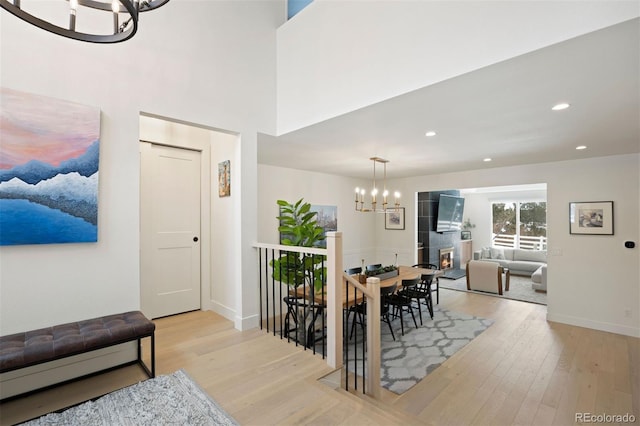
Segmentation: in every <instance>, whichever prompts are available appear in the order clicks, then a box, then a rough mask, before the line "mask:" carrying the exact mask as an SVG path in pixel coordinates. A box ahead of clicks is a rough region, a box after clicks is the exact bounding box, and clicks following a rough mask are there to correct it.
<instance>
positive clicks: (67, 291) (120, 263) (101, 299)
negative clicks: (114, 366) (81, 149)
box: [0, 0, 285, 334]
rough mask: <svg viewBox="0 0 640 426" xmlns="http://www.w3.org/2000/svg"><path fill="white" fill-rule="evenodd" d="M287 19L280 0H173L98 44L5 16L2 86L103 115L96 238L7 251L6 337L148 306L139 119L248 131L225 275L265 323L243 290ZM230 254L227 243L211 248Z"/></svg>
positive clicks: (238, 303) (251, 318)
mask: <svg viewBox="0 0 640 426" xmlns="http://www.w3.org/2000/svg"><path fill="white" fill-rule="evenodd" d="M284 19H285V8H284V2H282V1H279V0H278V1H242V2H237V1H232V0H230V1H224V0H221V1H215V2H203V1H189V0H180V1H172V2H170V3H168V4H167V5H166V6H164V7H162V8H160V9H158V10H156V11H153V12H149V13H145V14H143V15H141V19H140V28H139V32H138V34H137V35H136V36H135V37H134V38H133V39H131V40H129V41H127V42H125V43H121V44H115V45H96V44H91V43H82V42H78V41H75V40H69V39H65V38H62V37H59V36H55V35H52V34H51V33H48V32H46V31H43V30H41V29H38V28H35V27H33V26H32V25H29V24H27V23H25V22H23V21H21V20H20V19H17V18H16V17H14V16H13V15H11V14H9V13H0V52H1V53H0V55H1V56H0V59H1V61H0V64H1V65H0V67H1V68H0V71H1V76H2V85H3V86H4V87H9V88H12V89H17V90H22V91H26V92H31V93H36V94H41V95H46V96H51V97H56V98H60V99H65V100H69V101H73V102H78V103H82V104H86V105H94V106H97V107H99V108H100V109H101V111H102V127H101V142H100V187H99V213H98V214H99V215H98V242H97V243H95V244H65V245H42V246H35V245H34V246H5V247H0V334H8V333H12V332H17V331H23V330H28V329H33V328H37V327H43V326H49V325H52V324H56V323H62V322H67V321H74V320H80V319H85V318H90V317H94V316H98V315H104V314H111V313H115V312H121V311H126V310H131V309H138V308H139V306H140V296H139V294H140V288H139V254H138V250H139V173H140V166H139V155H138V137H139V124H138V117H139V113H140V112H141V111H142V112H146V113H149V114H157V115H160V116H163V117H170V118H172V119H177V120H183V121H185V122H189V123H197V124H199V125H202V126H206V127H209V128H218V129H225V130H229V131H232V132H236V133H237V134H240V135H241V141H240V147H239V149H238V152H237V155H236V157H234V159H233V160H235V164H233V167H234V170H235V172H234V173H237V174H236V175H234V181H235V182H234V187H233V189H232V191H233V190H234V189H236V191H234V192H233V193H232V197H231V202H232V203H233V207H231V208H232V209H233V211H234V215H235V217H237V222H238V224H237V225H234V227H233V231H232V232H233V233H234V238H233V241H234V242H235V243H237V248H236V249H235V252H234V254H235V256H234V257H233V259H232V261H231V264H230V265H229V266H228V267H229V268H230V269H231V270H233V275H232V278H233V280H234V282H233V283H232V285H233V287H234V288H235V291H236V294H235V296H234V297H235V298H234V300H235V302H234V303H235V306H234V307H233V308H234V309H235V316H236V318H235V320H236V325H237V326H239V327H246V326H249V325H251V324H255V323H257V321H256V306H257V303H256V298H257V296H256V295H255V292H252V291H250V290H249V289H248V288H245V287H249V286H250V284H251V283H252V282H255V277H256V276H257V273H256V271H255V263H254V262H253V256H254V252H253V250H252V249H251V242H252V241H255V239H256V235H257V220H256V210H257V208H256V207H257V205H256V201H257V170H256V167H255V164H256V163H257V145H256V144H257V142H256V140H257V133H258V132H265V133H274V131H275V120H276V118H275V117H276V115H275V94H276V87H275V83H276V77H275V72H276V67H275V57H276V45H275V41H276V40H275V30H276V28H277V27H278V26H279V25H280V24H281V23H282V22H283V21H284ZM240 182H241V183H242V184H241V189H242V190H240ZM235 184H237V185H235ZM240 206H242V208H240ZM240 223H242V226H240ZM216 245H217V246H216ZM226 248H227V244H226V241H223V240H220V241H216V242H215V243H214V246H213V247H212V251H213V252H218V251H221V250H225V249H226ZM251 290H254V289H253V287H251ZM245 293H246V297H245V299H244V300H243V299H241V297H239V296H243V295H245Z"/></svg>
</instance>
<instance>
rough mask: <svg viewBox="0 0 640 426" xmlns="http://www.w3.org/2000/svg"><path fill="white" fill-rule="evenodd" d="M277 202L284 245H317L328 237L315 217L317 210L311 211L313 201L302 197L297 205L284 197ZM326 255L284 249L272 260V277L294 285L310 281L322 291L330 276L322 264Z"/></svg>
mask: <svg viewBox="0 0 640 426" xmlns="http://www.w3.org/2000/svg"><path fill="white" fill-rule="evenodd" d="M277 203H278V206H280V215H279V216H277V219H278V221H279V222H280V226H278V231H280V233H281V235H282V238H281V243H282V245H285V246H298V247H314V246H316V245H317V243H318V242H320V241H322V240H324V239H325V236H324V235H323V230H322V227H320V226H319V225H318V222H317V220H316V215H317V213H316V212H312V211H311V204H309V203H304V202H303V199H302V198H301V199H300V200H298V201H297V202H296V203H295V204H291V203H289V202H287V201H284V200H278V201H277ZM325 258H326V256H318V255H309V254H304V253H297V252H288V251H283V252H281V253H280V257H279V258H277V259H274V260H272V261H271V263H270V265H271V266H273V271H274V272H273V278H274V279H276V280H278V281H280V282H282V283H285V284H287V285H289V286H292V287H294V288H297V287H299V286H301V285H304V284H308V285H309V286H313V288H314V289H315V290H316V291H320V290H321V289H322V285H323V279H324V277H326V275H327V268H326V267H322V266H321V264H322V261H323V260H324V259H325Z"/></svg>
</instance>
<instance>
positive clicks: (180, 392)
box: [23, 370, 237, 426]
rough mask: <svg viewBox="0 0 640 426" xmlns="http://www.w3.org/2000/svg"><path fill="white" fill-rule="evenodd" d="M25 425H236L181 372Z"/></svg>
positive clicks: (151, 380) (130, 387)
mask: <svg viewBox="0 0 640 426" xmlns="http://www.w3.org/2000/svg"><path fill="white" fill-rule="evenodd" d="M23 424H24V425H29V426H35V425H92V426H96V425H104V426H114V425H128V426H129V425H130V426H134V425H135V426H142V425H149V426H151V425H153V426H156V425H202V426H205V425H237V423H236V421H235V420H234V419H233V418H232V417H231V416H229V414H227V413H226V412H225V411H224V410H223V409H222V408H221V407H220V406H219V405H218V404H217V403H216V402H215V401H213V400H212V399H211V398H210V397H209V396H208V395H207V394H206V393H205V392H204V391H203V390H202V389H200V387H199V386H198V385H197V384H196V383H195V382H193V380H191V378H190V377H189V376H188V375H187V374H186V373H185V372H184V371H183V370H179V371H176V372H175V373H173V374H170V375H166V376H158V377H156V378H154V379H149V380H145V381H143V382H140V383H138V384H135V385H132V386H129V387H126V388H124V389H120V390H117V391H115V392H111V393H109V394H107V395H105V396H103V397H101V398H98V399H96V400H95V401H88V402H85V403H83V404H80V405H76V406H74V407H71V408H69V409H66V410H64V411H62V412H58V413H51V414H47V415H45V416H42V417H40V418H37V419H35V420H31V421H29V422H27V423H23Z"/></svg>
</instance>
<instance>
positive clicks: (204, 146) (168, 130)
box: [138, 115, 212, 310]
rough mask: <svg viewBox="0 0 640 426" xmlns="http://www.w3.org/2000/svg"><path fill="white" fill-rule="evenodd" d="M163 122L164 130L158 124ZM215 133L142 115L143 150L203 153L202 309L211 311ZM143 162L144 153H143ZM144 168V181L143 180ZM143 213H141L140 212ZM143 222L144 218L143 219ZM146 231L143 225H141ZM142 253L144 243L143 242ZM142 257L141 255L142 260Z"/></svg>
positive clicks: (201, 173) (201, 206)
mask: <svg viewBox="0 0 640 426" xmlns="http://www.w3.org/2000/svg"><path fill="white" fill-rule="evenodd" d="M159 121H161V126H160V128H159V127H158V126H157V125H155V124H156V123H155V122H159ZM211 133H212V131H211V130H208V129H203V128H199V127H196V126H189V125H186V124H180V123H173V122H171V121H168V120H159V119H157V118H152V117H148V116H144V115H140V138H139V141H138V146H139V151H140V152H141V151H142V149H143V148H142V144H144V143H147V144H155V145H163V146H168V147H172V148H182V149H190V150H193V151H199V152H200V154H201V161H200V229H201V231H200V242H201V245H200V309H201V310H211V309H212V306H211V294H210V292H211ZM140 161H141V154H140ZM142 173H143V170H142V167H140V178H141V179H142ZM139 199H140V203H142V202H144V197H143V194H142V193H140V195H139ZM140 213H141V212H140ZM140 221H142V217H140ZM139 228H140V232H142V228H141V226H139ZM140 250H142V241H141V242H140ZM141 260H142V255H141V256H140V261H141ZM143 279H144V278H143V269H142V264H140V307H141V309H142V297H143V295H142V291H143V286H142V281H143Z"/></svg>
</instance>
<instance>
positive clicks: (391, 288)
mask: <svg viewBox="0 0 640 426" xmlns="http://www.w3.org/2000/svg"><path fill="white" fill-rule="evenodd" d="M397 288H398V283H397V282H396V283H393V285H388V286H385V287H380V298H382V299H384V298H385V297H387V296H390V295H392V294H393V293H395V291H396V289H397Z"/></svg>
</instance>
